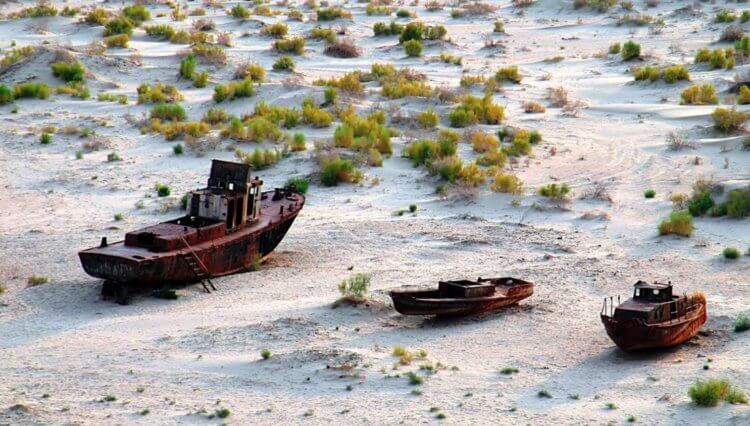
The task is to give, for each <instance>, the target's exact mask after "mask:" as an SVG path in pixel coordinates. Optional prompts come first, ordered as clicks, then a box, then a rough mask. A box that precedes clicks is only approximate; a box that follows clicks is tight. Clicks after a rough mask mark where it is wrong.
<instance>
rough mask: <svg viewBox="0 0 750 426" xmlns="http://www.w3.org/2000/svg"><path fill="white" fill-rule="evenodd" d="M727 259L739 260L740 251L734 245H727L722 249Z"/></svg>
mask: <svg viewBox="0 0 750 426" xmlns="http://www.w3.org/2000/svg"><path fill="white" fill-rule="evenodd" d="M722 254H723V255H724V258H725V259H730V260H737V259H739V257H740V251H739V250H737V249H736V248H734V247H727V248H725V249H724V250H723V251H722Z"/></svg>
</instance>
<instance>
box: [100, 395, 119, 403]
mask: <svg viewBox="0 0 750 426" xmlns="http://www.w3.org/2000/svg"><path fill="white" fill-rule="evenodd" d="M102 401H104V402H115V401H117V397H116V396H114V395H107V396H105V397H104V398H102Z"/></svg>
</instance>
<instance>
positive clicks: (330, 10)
mask: <svg viewBox="0 0 750 426" xmlns="http://www.w3.org/2000/svg"><path fill="white" fill-rule="evenodd" d="M316 14H317V17H318V21H319V22H323V21H333V20H335V19H339V18H345V19H351V18H352V14H351V12H349V11H346V10H344V9H342V8H341V7H338V6H335V7H326V8H320V9H318V10H317V11H316Z"/></svg>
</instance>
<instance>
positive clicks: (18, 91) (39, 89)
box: [13, 82, 50, 99]
mask: <svg viewBox="0 0 750 426" xmlns="http://www.w3.org/2000/svg"><path fill="white" fill-rule="evenodd" d="M49 95H50V91H49V86H47V85H46V84H44V83H32V82H29V83H19V84H16V85H15V86H13V97H14V98H15V99H22V98H38V99H47V98H49Z"/></svg>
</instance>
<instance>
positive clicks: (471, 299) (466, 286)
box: [390, 277, 534, 316]
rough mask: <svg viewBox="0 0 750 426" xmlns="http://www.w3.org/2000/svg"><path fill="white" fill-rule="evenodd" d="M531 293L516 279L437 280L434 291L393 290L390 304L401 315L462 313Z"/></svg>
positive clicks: (510, 302)
mask: <svg viewBox="0 0 750 426" xmlns="http://www.w3.org/2000/svg"><path fill="white" fill-rule="evenodd" d="M533 293H534V284H533V283H530V282H528V281H523V280H519V279H517V278H510V277H506V278H478V279H477V280H476V281H470V280H455V281H440V282H439V284H438V288H437V290H394V291H391V292H390V296H391V299H393V306H394V307H395V308H396V311H398V312H399V313H401V314H403V315H441V316H464V315H473V314H478V313H482V312H489V311H493V310H496V309H500V308H503V307H505V306H509V305H513V304H516V303H518V302H519V301H521V300H523V299H526V298H527V297H529V296H531V295H532V294H533Z"/></svg>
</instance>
